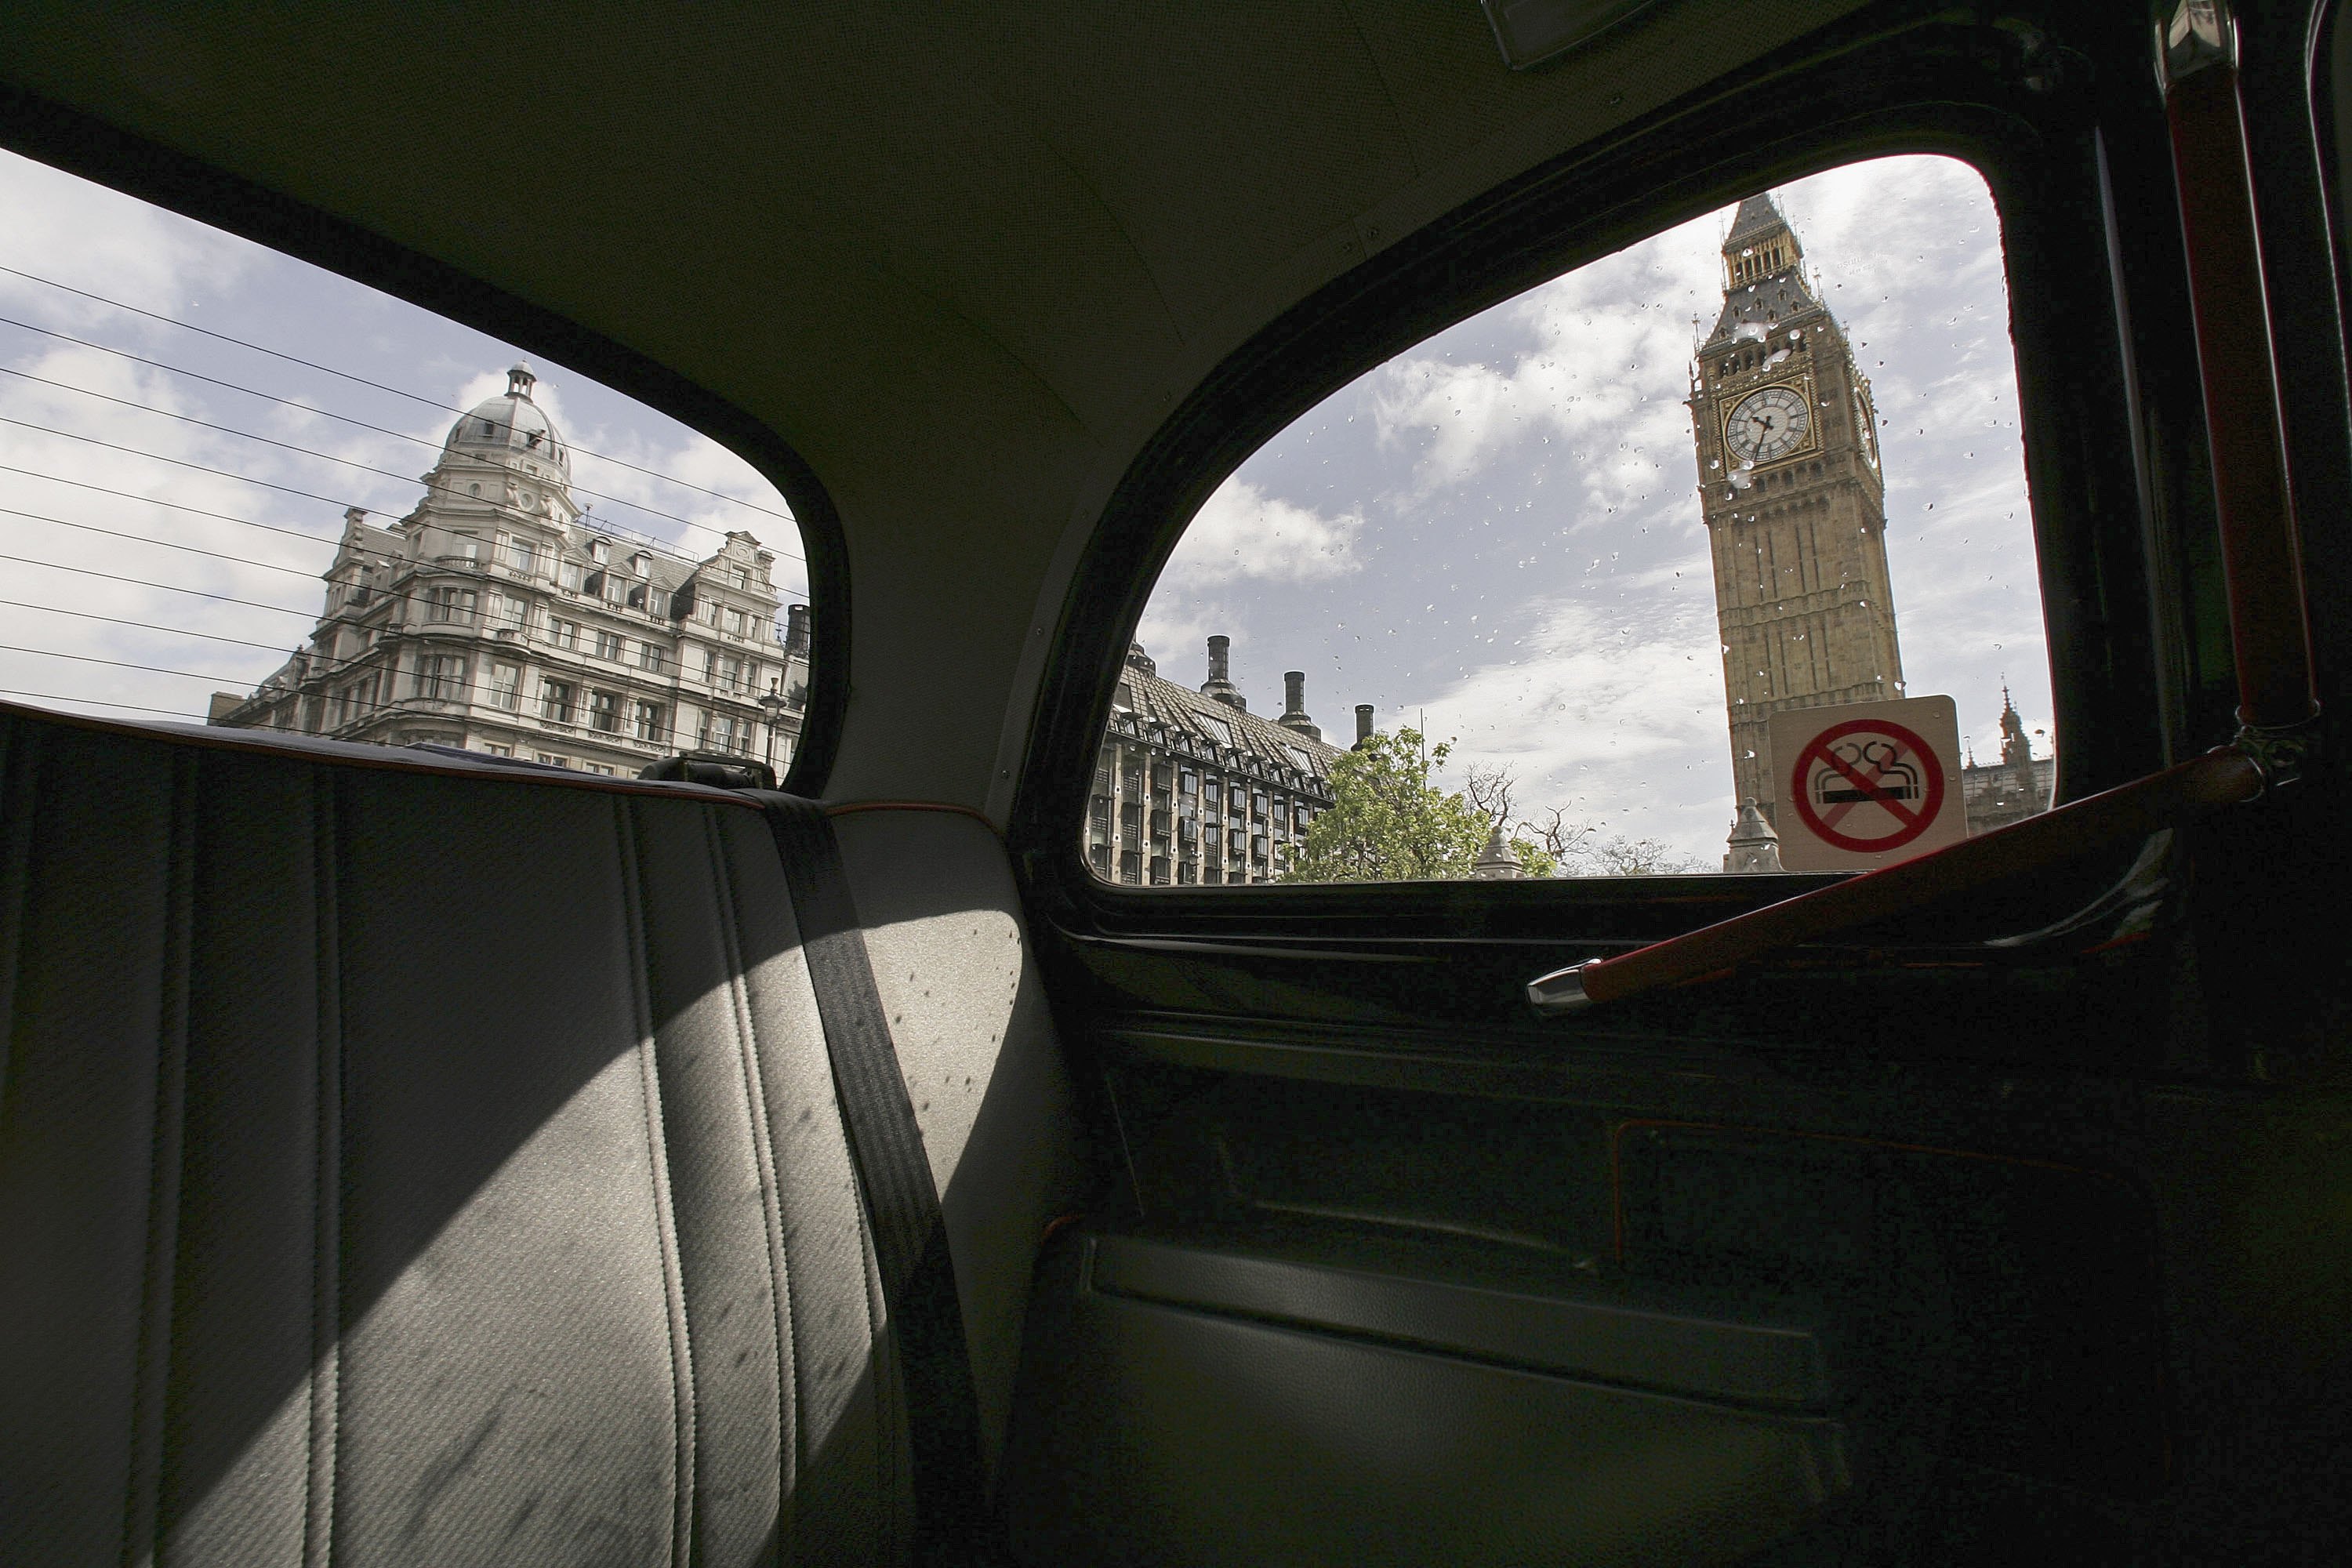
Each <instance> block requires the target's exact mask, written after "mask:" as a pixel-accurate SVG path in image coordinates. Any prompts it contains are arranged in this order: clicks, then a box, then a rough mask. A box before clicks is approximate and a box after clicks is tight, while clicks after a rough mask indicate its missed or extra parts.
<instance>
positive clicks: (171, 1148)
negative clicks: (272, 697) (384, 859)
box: [121, 756, 195, 1564]
mask: <svg viewBox="0 0 2352 1568" xmlns="http://www.w3.org/2000/svg"><path fill="white" fill-rule="evenodd" d="M194 771H195V768H194V763H193V761H192V760H191V759H189V758H187V757H184V756H183V757H179V758H175V759H174V760H173V766H172V769H171V773H170V776H169V784H168V785H167V788H168V790H169V799H170V805H168V807H167V808H166V811H165V819H166V827H165V831H166V833H167V835H168V837H167V839H166V842H165V850H164V872H163V921H162V923H163V952H162V953H161V954H160V955H159V963H158V968H159V969H160V970H161V973H160V974H159V975H158V976H157V985H156V993H157V994H156V1008H155V1011H156V1016H155V1095H154V1100H153V1102H152V1105H153V1110H152V1112H151V1122H150V1127H149V1134H148V1150H149V1153H148V1162H149V1163H148V1177H147V1224H146V1231H147V1246H146V1249H145V1254H144V1257H143V1258H142V1262H141V1269H140V1289H139V1332H138V1337H137V1339H136V1340H135V1341H134V1344H135V1346H136V1349H135V1350H134V1352H133V1359H132V1362H131V1375H132V1384H131V1473H130V1475H129V1477H128V1478H127V1479H128V1480H129V1483H130V1484H129V1487H128V1489H127V1491H126V1495H125V1498H124V1518H123V1534H122V1551H121V1560H122V1561H123V1562H124V1563H126V1564H135V1563H152V1562H153V1561H154V1557H155V1552H156V1547H157V1545H158V1538H157V1531H158V1530H159V1529H160V1527H161V1519H160V1513H161V1510H160V1509H159V1507H158V1498H159V1495H160V1493H161V1491H162V1487H163V1476H162V1472H163V1418H164V1405H165V1402H166V1399H167V1397H168V1390H169V1387H170V1381H171V1365H172V1306H173V1300H172V1298H173V1278H174V1276H175V1274H176V1272H177V1268H178V1253H179V1229H180V1226H179V1220H180V1191H181V1185H182V1174H183V1172H182V1164H183V1162H184V1160H185V1158H186V1153H187V1147H186V1145H187V1127H186V1110H187V1079H188V1058H187V1050H188V1011H187V1009H188V984H189V980H188V971H189V962H190V951H189V950H190V947H191V944H192V932H193V927H194V920H195V914H194V878H195V867H194V859H195V811H194V800H193V798H192V796H193V794H194V790H193V778H192V775H193V774H194Z"/></svg>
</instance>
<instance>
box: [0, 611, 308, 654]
mask: <svg viewBox="0 0 2352 1568" xmlns="http://www.w3.org/2000/svg"><path fill="white" fill-rule="evenodd" d="M0 605H7V606H8V607H9V608H10V609H14V610H37V611H39V612H41V613H42V614H43V615H49V616H74V617H75V618H76V619H78V620H84V621H106V622H110V623H111V624H112V625H114V626H135V627H137V628H139V629H140V630H142V631H150V632H162V633H163V634H164V635H166V636H167V637H203V638H205V640H206V641H208V642H227V643H236V645H237V646H238V647H257V648H260V649H262V650H263V651H264V652H266V653H283V652H285V651H286V649H285V647H284V646H283V645H282V644H278V643H274V642H255V641H254V640H253V639H252V638H251V637H225V636H223V635H222V634H221V633H219V632H200V631H196V630H194V628H192V627H188V626H157V625H156V624H155V623H154V622H152V621H132V620H125V619H124V618H123V617H122V616H101V615H100V614H99V613H98V612H97V611H95V610H68V609H67V608H66V607H65V606H64V605H36V604H33V603H30V602H29V601H27V600H24V599H0Z"/></svg>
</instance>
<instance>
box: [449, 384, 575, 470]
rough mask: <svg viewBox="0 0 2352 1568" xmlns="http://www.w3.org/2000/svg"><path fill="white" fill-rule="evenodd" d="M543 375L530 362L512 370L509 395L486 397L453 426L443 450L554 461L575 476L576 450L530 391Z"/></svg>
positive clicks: (478, 455)
mask: <svg viewBox="0 0 2352 1568" xmlns="http://www.w3.org/2000/svg"><path fill="white" fill-rule="evenodd" d="M538 380H539V378H538V377H537V376H536V375H533V374H531V369H530V365H528V364H518V365H516V366H515V367H514V368H513V369H512V370H509V371H508V372H507V389H506V392H505V394H504V395H501V396H498V397H485V398H484V399H482V401H481V402H479V403H477V404H476V405H474V406H473V407H472V408H471V409H469V410H468V411H467V414H466V416H465V417H464V418H462V419H460V420H458V421H457V424H456V425H454V426H451V427H450V430H449V438H448V440H446V441H445V442H443V443H442V449H443V450H444V451H446V452H449V453H452V454H458V453H462V454H464V455H466V456H467V457H475V458H479V457H506V458H538V459H541V460H542V461H545V462H548V463H551V464H553V465H554V467H555V471H556V473H557V474H558V475H559V476H560V477H561V478H562V479H566V480H569V479H571V477H572V451H571V448H570V447H566V446H564V444H563V441H562V437H560V436H558V435H557V434H556V429H555V425H554V423H553V421H551V420H550V419H549V418H548V416H546V414H544V413H543V412H541V409H540V406H539V405H538V404H536V403H533V402H532V401H531V399H530V389H531V387H532V386H533V384H536V383H537V382H538Z"/></svg>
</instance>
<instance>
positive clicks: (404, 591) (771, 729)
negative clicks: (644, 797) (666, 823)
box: [212, 364, 808, 774]
mask: <svg viewBox="0 0 2352 1568" xmlns="http://www.w3.org/2000/svg"><path fill="white" fill-rule="evenodd" d="M536 381H537V378H536V377H535V376H534V375H533V374H531V371H530V366H529V365H527V364H519V365H516V366H515V367H514V368H513V369H512V370H510V371H509V372H508V373H507V390H506V391H505V393H504V394H502V395H499V396H495V397H488V398H485V399H483V400H482V401H481V402H480V403H478V404H477V405H475V406H474V407H473V408H471V409H469V410H468V411H467V413H466V414H465V416H463V417H462V418H460V419H459V420H458V421H457V424H455V425H454V426H451V427H450V430H449V435H448V438H447V439H446V441H444V442H443V444H442V447H441V455H440V458H439V459H438V460H437V461H436V463H435V464H434V466H433V468H432V471H431V472H429V473H427V474H426V475H425V477H424V481H423V482H424V485H425V494H424V496H423V498H422V499H421V500H418V502H417V503H416V506H415V510H411V511H410V512H409V514H408V515H407V516H406V517H404V518H402V519H401V520H400V521H397V522H394V523H391V524H389V525H379V524H377V523H375V522H372V521H369V518H368V514H367V513H366V512H364V511H362V510H360V509H359V508H356V507H354V508H352V509H351V510H349V511H347V512H346V513H345V514H344V520H343V537H342V540H341V545H340V547H339V548H338V549H337V551H336V552H335V559H334V563H333V564H332V565H331V566H330V567H329V568H328V569H327V571H326V573H325V577H326V582H327V602H326V608H325V611H324V613H323V614H322V615H321V616H320V620H319V623H318V626H317V627H316V629H315V630H314V631H313V632H312V634H311V637H310V642H309V644H308V645H307V646H305V647H302V648H300V649H299V650H298V651H297V652H296V653H295V654H294V656H293V658H290V659H289V660H288V661H287V663H286V665H285V666H284V667H283V668H280V669H279V670H278V672H277V673H276V674H274V675H272V676H270V677H269V679H267V680H265V681H263V682H262V684H261V685H260V687H259V688H258V689H256V690H255V691H254V692H253V694H252V695H251V696H249V697H239V696H237V695H236V694H235V693H233V692H224V693H221V694H219V695H216V696H215V698H214V699H213V705H212V722H214V723H215V724H225V725H234V726H242V727H246V728H259V729H273V730H290V731H299V732H302V733H305V734H316V735H331V736H333V737H335V738H336V739H338V740H346V741H366V742H376V743H378V744H383V745H395V746H397V745H440V746H448V747H454V748H462V749H464V750H467V751H474V752H488V753H491V754H494V755H498V756H507V757H516V758H520V759H521V760H524V761H527V762H537V763H550V764H552V765H555V766H560V767H568V768H575V769H580V770H583V771H586V772H589V773H614V774H634V773H636V772H637V771H638V770H639V769H641V768H642V767H644V766H645V765H646V763H650V762H653V761H655V760H656V759H657V758H660V757H663V756H666V755H667V754H669V753H671V752H678V751H687V750H701V751H717V752H733V753H735V754H737V755H741V756H746V757H750V758H754V759H761V760H767V761H772V762H773V763H774V764H775V766H776V767H777V769H778V770H779V772H781V771H782V768H783V766H784V764H785V763H786V762H788V761H789V760H790V758H791V756H792V752H793V746H794V744H795V743H796V742H797V740H798V738H799V734H800V727H801V715H802V711H803V706H804V704H805V701H806V693H807V687H808V619H807V615H808V611H807V606H806V605H793V606H791V611H790V615H789V619H788V623H787V626H786V627H785V628H784V629H782V630H780V629H779V627H778V626H777V620H776V610H777V605H778V603H779V595H777V592H776V589H775V586H774V584H773V581H772V568H773V566H774V563H775V556H774V554H773V552H771V551H769V550H767V549H766V548H764V547H763V546H762V545H761V543H760V542H759V541H758V540H757V539H755V538H754V537H752V536H751V534H749V533H742V532H733V533H730V534H728V535H727V536H726V542H725V543H724V544H723V545H722V546H721V547H720V548H719V551H718V552H717V553H715V554H712V555H710V556H708V557H706V558H703V559H701V560H693V559H690V558H688V557H685V556H681V555H677V554H675V553H672V552H670V551H668V550H667V548H665V547H663V546H661V545H659V544H656V543H653V542H648V541H646V540H644V539H642V538H639V537H636V536H635V535H634V534H631V533H626V532H623V531H619V530H617V529H613V528H609V527H607V526H604V525H603V524H602V523H600V522H599V521H598V520H597V519H596V518H595V517H594V515H593V513H591V512H589V511H585V510H583V509H582V508H580V507H579V506H578V505H577V504H575V503H574V501H573V500H572V452H571V449H570V448H569V447H567V446H566V445H565V444H564V441H563V438H562V436H561V435H560V434H559V433H558V432H557V430H556V428H555V426H554V423H553V422H552V421H551V420H550V419H549V418H548V416H547V413H546V411H545V410H544V409H542V408H541V407H540V406H539V405H538V404H537V403H536V402H535V401H533V399H532V397H531V389H532V387H533V386H534V385H535V384H536Z"/></svg>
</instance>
